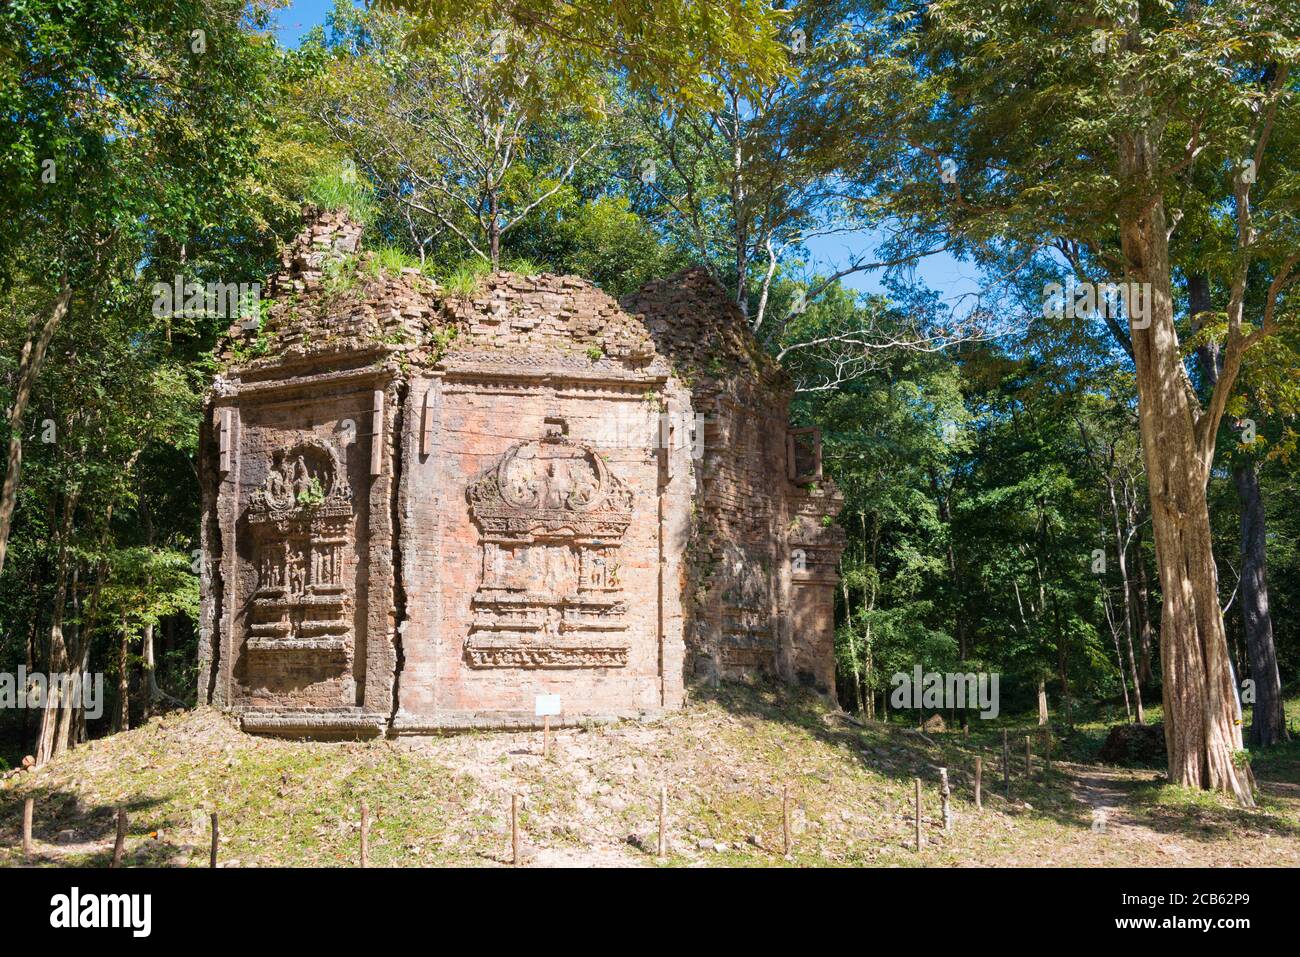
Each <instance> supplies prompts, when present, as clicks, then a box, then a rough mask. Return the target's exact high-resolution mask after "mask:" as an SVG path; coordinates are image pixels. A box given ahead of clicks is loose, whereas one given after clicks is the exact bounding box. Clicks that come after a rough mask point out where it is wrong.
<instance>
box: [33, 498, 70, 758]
mask: <svg viewBox="0 0 1300 957" xmlns="http://www.w3.org/2000/svg"><path fill="white" fill-rule="evenodd" d="M79 497H80V496H79V492H78V490H77V489H76V488H75V487H74V488H73V489H72V490H71V491H69V492H68V494H67V496H66V497H65V498H64V501H63V518H62V519H61V521H60V522H59V531H58V547H57V550H56V557H55V565H56V568H57V571H56V577H55V582H54V603H53V607H52V608H51V620H50V653H49V658H48V665H47V667H46V678H47V684H46V689H47V690H46V696H45V707H44V708H43V709H42V711H41V723H40V728H39V730H38V731H37V735H36V755H35V759H36V766H37V767H40V766H41V765H42V764H44V763H45V762H46V761H48V760H49V759H50V758H51V757H53V756H54V754H55V746H56V744H55V742H56V741H57V731H58V720H59V711H60V702H61V700H62V698H61V695H60V691H61V690H62V681H60V680H59V678H60V676H61V675H62V673H63V671H64V670H65V669H66V668H67V660H68V649H67V646H66V644H65V643H64V641H63V612H64V608H65V606H66V604H67V596H68V539H69V537H71V535H72V517H73V515H74V513H75V512H76V510H77V499H78V498H79Z"/></svg>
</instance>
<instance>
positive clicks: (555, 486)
mask: <svg viewBox="0 0 1300 957" xmlns="http://www.w3.org/2000/svg"><path fill="white" fill-rule="evenodd" d="M468 498H469V506H470V512H471V514H472V515H473V518H474V520H475V522H476V523H477V524H478V527H479V530H480V547H481V552H482V563H483V566H482V577H481V579H480V585H479V587H478V589H477V591H476V592H475V594H474V597H473V600H472V603H471V608H472V613H473V620H472V622H471V625H470V630H469V635H468V637H467V639H466V644H465V655H466V660H467V662H468V663H469V665H470V666H471V667H475V668H617V667H623V666H625V665H626V664H627V660H628V649H629V644H628V641H627V639H626V637H625V635H624V633H625V632H626V631H627V627H628V626H627V623H626V614H627V603H626V601H625V599H624V597H623V592H622V585H621V583H620V580H619V548H620V546H621V544H622V540H623V533H624V532H625V531H626V530H627V527H628V524H629V523H630V521H631V517H632V507H633V503H632V492H631V490H630V489H628V488H627V487H626V486H625V485H624V484H623V482H622V481H620V480H619V479H618V478H617V477H616V476H615V475H613V474H612V473H611V472H610V471H609V468H608V466H607V465H606V464H605V461H604V459H602V458H601V457H600V455H599V454H597V453H596V452H595V451H594V450H592V449H591V448H589V447H588V446H586V445H583V444H581V443H577V442H573V441H571V440H570V439H569V438H567V437H566V436H563V435H550V436H547V437H546V438H543V439H540V440H536V441H531V442H522V443H519V444H517V445H515V446H514V447H512V448H511V449H509V450H508V451H506V453H505V454H504V455H502V456H501V458H500V459H499V460H498V461H497V462H496V463H495V464H494V465H492V466H491V467H490V468H489V469H487V470H486V471H485V472H484V473H483V474H482V475H480V476H479V477H478V478H477V479H476V480H475V481H474V482H472V483H470V485H469V488H468Z"/></svg>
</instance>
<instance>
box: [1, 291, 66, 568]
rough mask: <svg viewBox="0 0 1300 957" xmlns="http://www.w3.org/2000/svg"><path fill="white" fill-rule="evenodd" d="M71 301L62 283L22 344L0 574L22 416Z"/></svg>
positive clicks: (12, 417)
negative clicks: (35, 329)
mask: <svg viewBox="0 0 1300 957" xmlns="http://www.w3.org/2000/svg"><path fill="white" fill-rule="evenodd" d="M71 301H72V287H71V286H69V285H68V281H67V279H64V280H63V285H62V288H61V289H60V291H59V298H58V299H56V300H55V301H54V307H53V308H52V309H50V314H49V315H48V316H47V317H46V319H45V324H44V325H43V326H41V330H40V332H39V333H38V334H36V336H35V337H34V338H33V336H31V335H28V337H27V341H26V342H25V343H23V351H22V356H21V358H20V359H19V361H18V379H17V382H16V384H15V386H14V399H13V404H12V405H11V406H9V458H8V463H7V465H6V467H5V480H4V485H3V486H0V574H3V573H4V567H5V555H6V553H7V552H8V550H9V531H10V529H11V528H12V527H13V520H14V507H15V505H16V504H17V502H18V476H19V473H20V472H21V470H22V464H23V416H25V415H26V414H27V403H28V401H29V400H30V399H31V397H32V387H33V386H35V384H36V378H37V376H39V375H40V374H41V366H42V365H44V364H45V350H46V349H48V348H49V345H50V340H51V339H53V338H54V331H55V330H56V329H57V328H58V327H59V323H60V322H62V321H63V317H64V316H66V315H67V314H68V304H69V303H70V302H71Z"/></svg>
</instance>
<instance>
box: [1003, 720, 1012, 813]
mask: <svg viewBox="0 0 1300 957" xmlns="http://www.w3.org/2000/svg"><path fill="white" fill-rule="evenodd" d="M1002 791H1003V797H1005V798H1006V799H1007V800H1008V801H1010V800H1011V745H1010V744H1009V743H1008V742H1007V731H1006V729H1005V728H1003V729H1002Z"/></svg>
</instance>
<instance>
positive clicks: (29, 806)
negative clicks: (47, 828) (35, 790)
mask: <svg viewBox="0 0 1300 957" xmlns="http://www.w3.org/2000/svg"><path fill="white" fill-rule="evenodd" d="M35 805H36V799H35V798H27V800H25V801H23V860H24V861H30V860H31V859H32V811H33V809H34V808H35Z"/></svg>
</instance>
